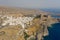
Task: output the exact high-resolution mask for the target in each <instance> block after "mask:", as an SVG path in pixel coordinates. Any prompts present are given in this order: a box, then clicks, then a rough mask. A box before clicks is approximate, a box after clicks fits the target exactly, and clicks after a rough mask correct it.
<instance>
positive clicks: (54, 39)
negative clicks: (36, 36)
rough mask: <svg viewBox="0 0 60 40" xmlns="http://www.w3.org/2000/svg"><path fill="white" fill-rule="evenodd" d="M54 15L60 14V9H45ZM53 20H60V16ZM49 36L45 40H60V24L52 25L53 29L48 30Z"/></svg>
mask: <svg viewBox="0 0 60 40" xmlns="http://www.w3.org/2000/svg"><path fill="white" fill-rule="evenodd" d="M43 10H45V11H48V12H52V13H53V14H60V9H43ZM52 17H53V18H60V16H52ZM48 31H49V35H48V36H45V37H44V40H60V23H55V24H52V27H50V28H48Z"/></svg>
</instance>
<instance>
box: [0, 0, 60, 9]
mask: <svg viewBox="0 0 60 40" xmlns="http://www.w3.org/2000/svg"><path fill="white" fill-rule="evenodd" d="M0 5H1V6H15V7H25V8H60V0H0Z"/></svg>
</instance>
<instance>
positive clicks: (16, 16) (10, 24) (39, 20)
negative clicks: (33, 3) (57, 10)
mask: <svg viewBox="0 0 60 40" xmlns="http://www.w3.org/2000/svg"><path fill="white" fill-rule="evenodd" d="M56 22H58V21H57V20H56V19H54V18H52V17H51V15H48V14H47V12H43V11H39V10H31V9H30V10H26V9H16V8H5V7H0V40H43V36H47V35H48V34H49V33H48V29H47V28H48V27H49V26H50V25H51V24H53V23H56Z"/></svg>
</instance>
